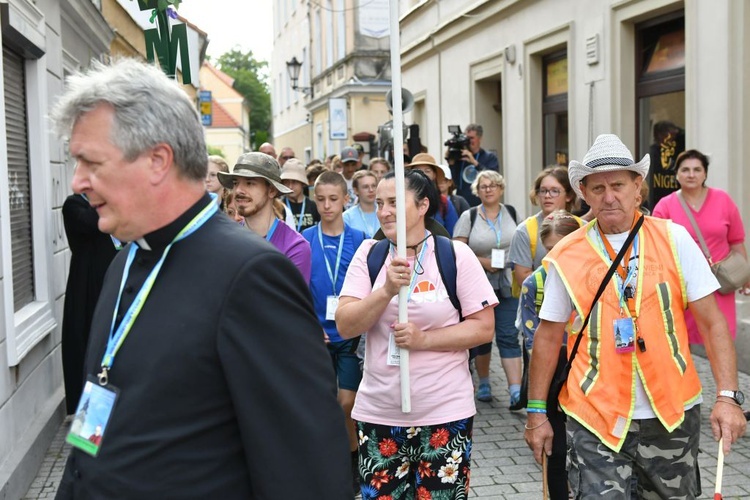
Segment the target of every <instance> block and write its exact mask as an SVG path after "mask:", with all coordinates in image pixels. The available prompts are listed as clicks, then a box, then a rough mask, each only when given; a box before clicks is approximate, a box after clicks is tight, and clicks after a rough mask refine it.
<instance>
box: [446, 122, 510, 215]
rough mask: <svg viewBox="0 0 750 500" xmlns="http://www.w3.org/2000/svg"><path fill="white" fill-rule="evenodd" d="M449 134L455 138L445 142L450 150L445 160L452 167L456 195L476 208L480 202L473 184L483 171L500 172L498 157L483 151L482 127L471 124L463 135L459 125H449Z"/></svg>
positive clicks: (447, 151)
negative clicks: (472, 188)
mask: <svg viewBox="0 0 750 500" xmlns="http://www.w3.org/2000/svg"><path fill="white" fill-rule="evenodd" d="M448 132H450V133H451V134H453V136H452V137H451V138H450V139H448V140H447V141H445V145H446V146H448V149H446V151H445V160H446V161H447V162H448V165H450V168H451V173H452V174H453V179H454V182H455V184H456V194H458V195H461V196H463V197H464V198H466V201H468V202H469V205H471V206H472V207H475V206H477V205H479V203H480V200H479V198H477V197H476V196H475V195H474V194H473V193H472V192H471V183H472V182H474V179H476V178H477V174H478V173H479V172H480V171H482V170H495V171H498V170H499V163H498V161H497V156H495V154H493V153H490V152H489V151H485V150H484V149H482V147H481V144H482V135H483V134H484V129H483V128H482V126H481V125H478V124H476V123H470V124H469V125H467V126H466V133H465V134H463V133H461V127H460V126H459V125H448Z"/></svg>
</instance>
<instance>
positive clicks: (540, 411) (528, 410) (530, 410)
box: [526, 408, 547, 413]
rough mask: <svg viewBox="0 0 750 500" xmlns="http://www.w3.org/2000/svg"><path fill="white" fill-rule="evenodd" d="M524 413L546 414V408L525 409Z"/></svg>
mask: <svg viewBox="0 0 750 500" xmlns="http://www.w3.org/2000/svg"><path fill="white" fill-rule="evenodd" d="M526 413H547V409H546V408H526Z"/></svg>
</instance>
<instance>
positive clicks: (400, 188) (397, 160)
mask: <svg viewBox="0 0 750 500" xmlns="http://www.w3.org/2000/svg"><path fill="white" fill-rule="evenodd" d="M389 3H390V7H391V26H390V28H391V31H390V39H391V40H390V41H391V85H392V87H391V96H392V98H393V164H394V172H395V174H396V254H397V255H398V256H399V257H400V258H402V259H404V258H406V194H405V186H404V153H403V147H404V113H403V109H402V108H401V37H400V36H399V27H398V15H399V13H398V11H399V8H398V7H399V2H398V0H390V2H389ZM408 293H409V287H406V286H402V287H401V290H399V292H398V322H399V323H406V322H407V321H409V315H408V311H407V297H408ZM399 372H400V374H401V411H402V412H404V413H411V384H410V383H409V350H408V349H399Z"/></svg>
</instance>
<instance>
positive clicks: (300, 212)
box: [285, 196, 307, 233]
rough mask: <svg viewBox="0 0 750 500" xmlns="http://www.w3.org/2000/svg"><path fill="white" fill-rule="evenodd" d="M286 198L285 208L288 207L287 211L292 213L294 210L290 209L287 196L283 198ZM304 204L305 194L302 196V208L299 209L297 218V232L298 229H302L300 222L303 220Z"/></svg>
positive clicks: (305, 201) (305, 203) (305, 202)
mask: <svg viewBox="0 0 750 500" xmlns="http://www.w3.org/2000/svg"><path fill="white" fill-rule="evenodd" d="M285 200H286V208H288V209H289V213H291V214H292V215H294V211H293V210H292V205H291V204H290V203H289V198H285ZM305 205H307V196H305V197H304V198H302V210H300V211H299V219H297V232H298V233H299V232H300V229H302V222H304V220H305Z"/></svg>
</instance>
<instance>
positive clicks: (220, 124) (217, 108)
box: [208, 99, 242, 128]
mask: <svg viewBox="0 0 750 500" xmlns="http://www.w3.org/2000/svg"><path fill="white" fill-rule="evenodd" d="M211 106H212V111H213V119H212V123H211V126H210V127H208V128H241V127H242V124H241V123H238V122H237V120H235V119H234V118H232V115H230V114H229V112H228V111H227V110H226V109H224V106H222V105H221V104H219V103H218V102H217V101H216V99H212V100H211Z"/></svg>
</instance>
